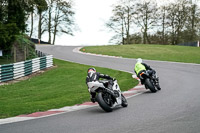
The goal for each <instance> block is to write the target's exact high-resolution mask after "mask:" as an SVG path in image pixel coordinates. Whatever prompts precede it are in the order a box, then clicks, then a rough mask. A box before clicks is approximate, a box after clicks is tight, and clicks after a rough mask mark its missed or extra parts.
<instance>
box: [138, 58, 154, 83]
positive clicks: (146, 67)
mask: <svg viewBox="0 0 200 133" xmlns="http://www.w3.org/2000/svg"><path fill="white" fill-rule="evenodd" d="M146 70H151V71H152V72H155V70H153V69H152V68H151V67H150V66H149V65H147V64H145V63H143V62H142V59H141V58H138V59H137V63H136V64H135V68H134V71H135V73H136V74H137V77H138V78H139V76H140V73H142V72H145V71H146ZM141 83H142V84H143V83H144V81H141Z"/></svg>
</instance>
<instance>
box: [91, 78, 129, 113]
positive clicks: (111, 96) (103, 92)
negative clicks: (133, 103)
mask: <svg viewBox="0 0 200 133" xmlns="http://www.w3.org/2000/svg"><path fill="white" fill-rule="evenodd" d="M101 82H102V83H103V84H98V83H96V82H90V83H88V86H89V87H90V90H91V91H92V92H93V93H94V92H95V93H97V95H96V101H97V102H98V104H99V106H100V107H101V108H102V109H103V110H104V111H106V112H111V111H112V110H113V108H114V107H116V106H122V107H127V106H128V103H127V100H126V98H125V97H124V95H123V94H122V93H121V90H120V87H119V85H118V83H117V80H114V81H111V80H110V81H109V80H101ZM108 85H112V88H109V87H108Z"/></svg>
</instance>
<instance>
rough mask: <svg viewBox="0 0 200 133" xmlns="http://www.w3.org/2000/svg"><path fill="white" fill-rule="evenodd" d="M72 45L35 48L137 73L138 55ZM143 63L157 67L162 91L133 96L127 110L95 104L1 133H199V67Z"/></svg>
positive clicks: (0, 129)
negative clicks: (97, 51)
mask: <svg viewBox="0 0 200 133" xmlns="http://www.w3.org/2000/svg"><path fill="white" fill-rule="evenodd" d="M74 48H76V47H70V46H48V45H46V46H45V45H42V46H37V49H38V50H41V51H43V52H45V53H49V54H53V56H54V58H58V59H62V60H67V61H72V62H77V63H81V64H87V65H94V66H101V67H107V68H112V69H116V70H123V71H128V72H133V68H134V64H135V60H134V59H126V58H124V59H122V58H113V57H100V56H92V55H84V54H80V53H74V52H72V51H73V49H74ZM144 62H146V63H148V64H149V65H150V66H151V67H153V68H154V69H155V70H156V71H157V73H158V76H159V77H160V84H161V87H162V90H161V91H159V92H157V93H149V92H146V93H143V94H141V95H138V96H135V97H132V98H129V99H128V103H129V106H128V107H127V108H117V109H115V110H114V111H113V112H111V113H105V112H104V111H103V110H102V109H100V107H98V106H95V107H92V108H87V109H83V110H78V111H72V112H68V113H63V114H59V115H55V116H50V117H45V118H39V119H34V120H27V121H22V122H15V123H9V124H3V125H0V133H199V132H200V87H199V86H200V65H196V64H186V63H172V62H159V61H146V60H145V61H144ZM111 76H112V75H111ZM83 82H84V81H83Z"/></svg>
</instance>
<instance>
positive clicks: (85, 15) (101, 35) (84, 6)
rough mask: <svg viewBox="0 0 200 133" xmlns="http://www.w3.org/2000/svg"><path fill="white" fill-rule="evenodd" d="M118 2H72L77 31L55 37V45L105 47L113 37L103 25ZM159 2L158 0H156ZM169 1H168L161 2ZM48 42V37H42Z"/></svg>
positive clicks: (93, 0)
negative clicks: (70, 34) (72, 34)
mask: <svg viewBox="0 0 200 133" xmlns="http://www.w3.org/2000/svg"><path fill="white" fill-rule="evenodd" d="M117 1H118V0H73V2H74V6H73V8H74V9H75V16H74V17H75V22H76V23H77V25H78V27H79V29H80V30H79V31H76V32H74V36H69V35H66V34H63V35H61V36H57V37H56V45H70V46H75V45H76V46H77V45H107V44H109V40H110V39H111V37H112V36H113V33H111V32H108V29H106V27H105V23H106V22H107V21H108V20H109V18H110V17H111V15H112V7H111V5H113V4H116V2H117ZM157 1H159V0H157ZM163 1H170V0H163ZM43 40H45V41H48V37H45V36H44V37H43Z"/></svg>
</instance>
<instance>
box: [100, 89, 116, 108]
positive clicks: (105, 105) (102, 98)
mask: <svg viewBox="0 0 200 133" xmlns="http://www.w3.org/2000/svg"><path fill="white" fill-rule="evenodd" d="M108 100H110V99H108V97H106V96H105V95H104V94H103V93H102V92H99V93H98V95H97V102H98V103H99V106H100V107H101V108H102V109H103V110H104V111H106V112H112V110H113V109H112V107H111V106H110V105H108Z"/></svg>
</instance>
